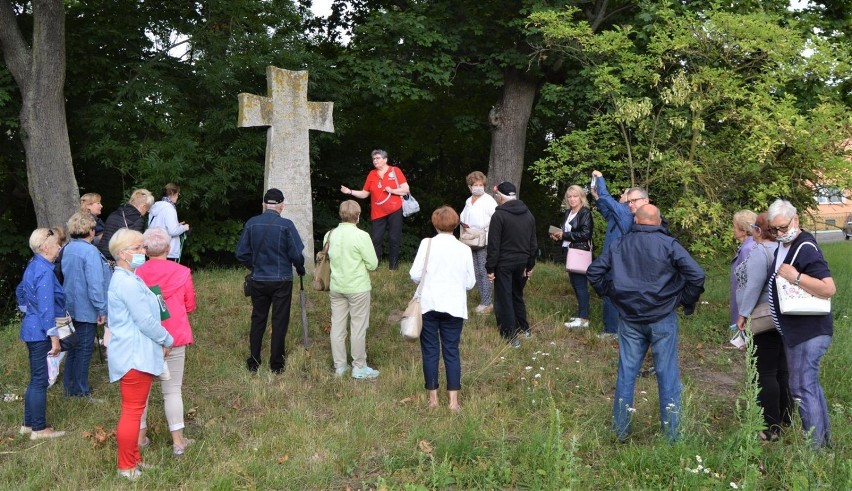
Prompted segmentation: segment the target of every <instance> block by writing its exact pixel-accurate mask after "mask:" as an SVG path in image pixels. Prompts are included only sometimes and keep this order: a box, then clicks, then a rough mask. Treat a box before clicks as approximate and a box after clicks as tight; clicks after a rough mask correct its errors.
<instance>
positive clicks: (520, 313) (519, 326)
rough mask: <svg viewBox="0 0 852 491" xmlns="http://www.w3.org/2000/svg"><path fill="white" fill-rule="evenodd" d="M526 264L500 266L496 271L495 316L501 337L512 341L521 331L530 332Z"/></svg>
mask: <svg viewBox="0 0 852 491" xmlns="http://www.w3.org/2000/svg"><path fill="white" fill-rule="evenodd" d="M525 269H526V264H517V265H505V266H500V265H498V266H497V268H496V269H495V270H494V315H495V316H496V317H497V325H498V326H499V327H500V335H501V336H503V338H504V339H506V340H511V339H512V338H514V337H515V336H516V335H517V333H518V332H520V331H528V330H529V329H530V324H529V322H527V306H526V304H525V303H524V287H525V286H526V284H527V277H526V276H524V270H525Z"/></svg>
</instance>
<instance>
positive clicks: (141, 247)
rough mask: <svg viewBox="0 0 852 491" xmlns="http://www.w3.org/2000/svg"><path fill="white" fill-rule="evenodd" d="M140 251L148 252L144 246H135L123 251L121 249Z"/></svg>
mask: <svg viewBox="0 0 852 491" xmlns="http://www.w3.org/2000/svg"><path fill="white" fill-rule="evenodd" d="M140 250H141V251H146V250H148V248H147V247H145V246H144V245H135V246H130V247H127V248H125V249H122V251H140Z"/></svg>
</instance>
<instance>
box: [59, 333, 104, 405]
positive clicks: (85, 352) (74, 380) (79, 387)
mask: <svg viewBox="0 0 852 491" xmlns="http://www.w3.org/2000/svg"><path fill="white" fill-rule="evenodd" d="M73 322H74V328H75V329H76V330H77V345H76V346H75V347H74V349H72V350H69V351H67V352H66V353H65V374H64V375H63V376H62V385H63V386H64V388H65V395H66V396H72V397H88V396H90V395H91V392H92V391H91V389H90V388H89V363H90V362H91V361H92V353H93V352H94V350H95V332H96V329H97V328H98V325H97V324H95V323H93V322H79V321H73Z"/></svg>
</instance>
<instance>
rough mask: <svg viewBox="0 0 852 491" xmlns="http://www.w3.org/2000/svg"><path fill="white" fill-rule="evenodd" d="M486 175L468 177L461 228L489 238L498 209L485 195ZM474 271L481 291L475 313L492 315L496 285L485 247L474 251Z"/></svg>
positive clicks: (474, 173) (471, 174)
mask: <svg viewBox="0 0 852 491" xmlns="http://www.w3.org/2000/svg"><path fill="white" fill-rule="evenodd" d="M485 184H486V179H485V174H483V173H482V172H479V171H475V172H471V173H470V174H468V175H467V187H468V189H470V197H469V198H468V199H467V200H466V201H465V202H464V210H462V212H461V226H462V229H463V230H462V232H464V231H482V232H481V233H484V234H485V237H486V238H487V237H488V225H489V224H490V223H491V215H493V214H494V209H495V208H497V202H496V201H494V198H492V197H491V195H490V194H486V193H485ZM471 251H472V252H473V271H474V273H475V274H476V288H477V289H478V290H479V305H478V306H477V307H476V309H475V311H476V313H477V314H490V313H491V311H492V310H494V306H493V305H492V303H491V294H492V291H493V287H494V285H493V284H492V283H491V282H490V281H488V273H486V271H485V256H486V249H485V247H484V246H483V247H480V248H476V249H474V248H473V247H471Z"/></svg>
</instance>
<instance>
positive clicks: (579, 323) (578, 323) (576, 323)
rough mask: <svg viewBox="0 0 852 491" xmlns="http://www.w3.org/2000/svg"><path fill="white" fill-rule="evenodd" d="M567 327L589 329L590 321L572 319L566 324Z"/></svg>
mask: <svg viewBox="0 0 852 491" xmlns="http://www.w3.org/2000/svg"><path fill="white" fill-rule="evenodd" d="M565 327H567V328H568V329H577V328H580V329H584V328H586V327H589V321H587V320H583V319H579V318H576V317H572V318H571V320H570V321H569V322H566V323H565Z"/></svg>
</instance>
